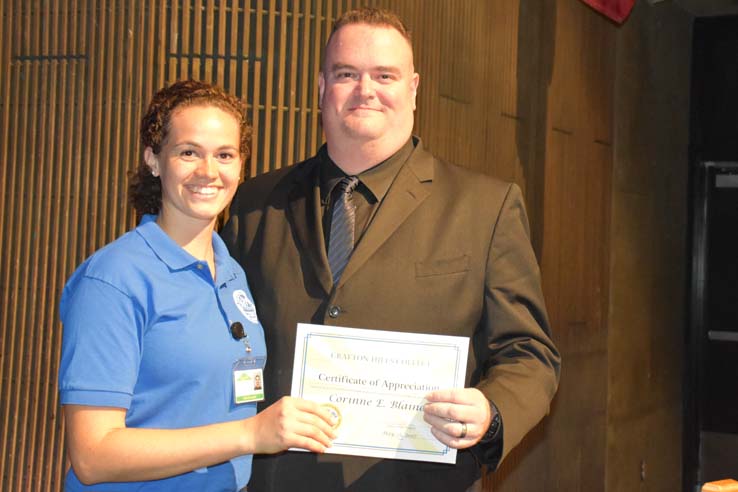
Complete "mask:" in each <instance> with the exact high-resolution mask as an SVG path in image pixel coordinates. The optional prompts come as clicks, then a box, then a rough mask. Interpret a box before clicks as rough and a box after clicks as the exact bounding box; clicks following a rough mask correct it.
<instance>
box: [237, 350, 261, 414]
mask: <svg viewBox="0 0 738 492" xmlns="http://www.w3.org/2000/svg"><path fill="white" fill-rule="evenodd" d="M265 362H266V359H265V358H264V357H242V358H241V359H238V360H237V361H236V362H234V363H233V398H234V403H236V404H239V403H248V402H255V401H263V400H264V363H265Z"/></svg>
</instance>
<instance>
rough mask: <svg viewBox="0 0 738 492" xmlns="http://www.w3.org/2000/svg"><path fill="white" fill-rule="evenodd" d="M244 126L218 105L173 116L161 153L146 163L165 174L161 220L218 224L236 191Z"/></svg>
mask: <svg viewBox="0 0 738 492" xmlns="http://www.w3.org/2000/svg"><path fill="white" fill-rule="evenodd" d="M239 136H240V127H239V124H238V121H236V118H234V117H233V116H232V115H230V114H228V113H226V112H225V111H223V110H222V109H219V108H216V107H214V106H187V107H184V108H182V109H177V110H175V111H174V113H173V114H172V116H171V119H170V122H169V132H168V134H167V137H166V140H165V141H164V143H163V145H162V147H161V151H160V152H159V154H154V153H153V151H152V150H151V148H147V149H146V151H145V159H146V164H147V165H148V166H149V168H150V169H151V172H152V174H154V176H159V177H160V178H161V211H160V220H162V221H163V222H166V223H167V224H169V225H175V226H177V225H186V224H194V223H197V222H202V224H203V225H208V224H212V223H214V222H215V219H216V217H217V216H218V214H220V212H222V211H223V209H224V208H225V207H226V206H227V205H228V204H229V203H230V201H231V199H232V198H233V195H234V193H235V192H236V187H237V185H238V181H239V177H240V172H241V156H240V153H239V143H240V139H239Z"/></svg>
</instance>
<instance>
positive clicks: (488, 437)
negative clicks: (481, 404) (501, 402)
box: [480, 402, 502, 442]
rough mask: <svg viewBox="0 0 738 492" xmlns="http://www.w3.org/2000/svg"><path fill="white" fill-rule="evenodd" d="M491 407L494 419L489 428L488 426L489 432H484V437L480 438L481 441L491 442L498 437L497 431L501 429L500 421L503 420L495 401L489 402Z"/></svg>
mask: <svg viewBox="0 0 738 492" xmlns="http://www.w3.org/2000/svg"><path fill="white" fill-rule="evenodd" d="M489 409H490V411H491V412H492V414H493V417H492V421H491V422H490V423H489V428H487V432H485V433H484V436H482V439H480V441H481V442H490V441H492V440H493V439H494V438H495V437H497V432H498V431H499V430H500V422H501V421H502V420H501V419H500V412H498V411H497V407H496V406H495V404H494V403H492V402H489Z"/></svg>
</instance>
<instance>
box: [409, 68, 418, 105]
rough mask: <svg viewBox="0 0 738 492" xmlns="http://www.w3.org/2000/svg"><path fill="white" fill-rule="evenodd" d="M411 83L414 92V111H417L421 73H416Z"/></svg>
mask: <svg viewBox="0 0 738 492" xmlns="http://www.w3.org/2000/svg"><path fill="white" fill-rule="evenodd" d="M410 84H411V90H412V93H413V111H415V100H416V99H417V97H418V86H419V85H420V75H419V74H417V73H414V74H413V78H412V81H411V82H410Z"/></svg>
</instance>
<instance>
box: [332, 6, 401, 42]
mask: <svg viewBox="0 0 738 492" xmlns="http://www.w3.org/2000/svg"><path fill="white" fill-rule="evenodd" d="M349 24H369V25H373V26H387V27H392V28H394V29H396V30H397V32H399V33H400V34H402V37H403V38H405V39H407V42H408V43H409V44H410V46H411V47H412V44H413V43H412V37H411V35H410V30H409V29H408V28H407V26H405V23H404V22H402V19H400V16H398V15H397V14H395V13H394V12H391V11H389V10H384V9H378V8H374V7H363V8H360V9H355V10H349V11H348V12H345V13H343V14H342V15H341V16H340V17H339V18H338V19H336V21H335V22H334V23H333V29H332V30H331V35H330V37H329V38H328V43H326V44H330V42H331V38H332V37H333V35H334V34H335V32H336V31H338V30H339V29H341V28H342V27H343V26H347V25H349Z"/></svg>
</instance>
